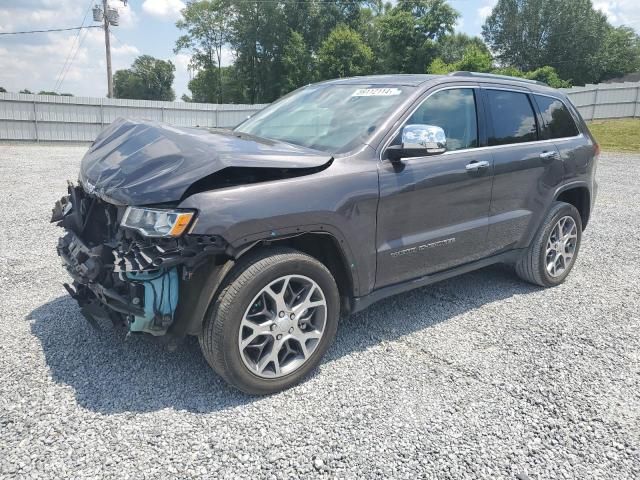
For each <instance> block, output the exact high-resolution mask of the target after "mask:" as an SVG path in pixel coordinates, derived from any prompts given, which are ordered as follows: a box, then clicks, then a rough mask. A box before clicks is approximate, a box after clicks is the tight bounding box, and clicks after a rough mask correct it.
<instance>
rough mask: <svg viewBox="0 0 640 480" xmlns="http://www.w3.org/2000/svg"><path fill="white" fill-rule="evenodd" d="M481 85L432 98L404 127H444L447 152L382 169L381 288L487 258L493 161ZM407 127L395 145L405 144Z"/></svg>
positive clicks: (434, 94) (445, 90)
mask: <svg viewBox="0 0 640 480" xmlns="http://www.w3.org/2000/svg"><path fill="white" fill-rule="evenodd" d="M478 92H479V89H478V87H477V86H469V85H465V86H459V87H446V88H441V89H439V90H436V91H433V92H430V93H429V94H428V95H427V96H426V98H425V99H423V100H422V102H421V103H420V104H419V106H417V108H416V109H415V110H414V111H413V112H412V113H410V114H409V115H408V116H407V118H406V119H405V120H404V122H403V123H402V126H404V125H409V124H426V125H436V126H439V127H441V128H443V129H444V131H445V134H446V136H447V152H446V153H444V154H439V155H431V156H426V157H414V158H405V159H403V160H402V161H400V162H398V163H392V162H391V161H390V160H388V159H386V158H385V156H384V151H383V152H382V160H381V162H380V166H379V176H380V202H379V205H378V224H377V232H378V234H377V239H376V242H377V252H378V253H377V256H378V264H377V274H376V287H381V286H384V285H389V284H393V283H398V282H401V281H404V280H408V279H411V278H417V277H420V276H422V275H425V274H429V273H432V272H437V271H440V270H445V269H448V268H451V267H455V266H457V265H461V264H464V263H467V262H470V261H473V260H476V259H478V258H481V257H482V256H484V255H485V252H486V249H487V247H486V236H487V225H488V214H489V202H490V198H491V176H492V168H493V166H492V163H493V160H492V157H491V152H489V151H488V150H487V149H483V148H479V147H481V146H482V144H483V142H485V141H486V134H485V132H484V120H483V118H484V113H483V110H482V104H481V103H480V98H479V93H478ZM401 130H402V127H400V129H399V130H398V131H397V132H395V133H394V137H393V138H392V140H391V141H390V144H391V145H394V144H398V143H400V135H401V134H400V132H401Z"/></svg>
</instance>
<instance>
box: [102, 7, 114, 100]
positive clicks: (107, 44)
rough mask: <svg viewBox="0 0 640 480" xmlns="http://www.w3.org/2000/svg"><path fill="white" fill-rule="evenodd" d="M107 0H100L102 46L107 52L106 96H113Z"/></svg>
mask: <svg viewBox="0 0 640 480" xmlns="http://www.w3.org/2000/svg"><path fill="white" fill-rule="evenodd" d="M108 8H109V5H108V4H107V0H102V12H103V13H102V24H103V25H104V46H105V50H106V54H107V91H108V93H107V97H108V98H113V76H112V75H111V39H110V38H109V18H108V15H107V11H108V10H107V9H108Z"/></svg>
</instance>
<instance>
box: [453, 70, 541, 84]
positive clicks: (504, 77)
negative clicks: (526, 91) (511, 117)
mask: <svg viewBox="0 0 640 480" xmlns="http://www.w3.org/2000/svg"><path fill="white" fill-rule="evenodd" d="M449 76H450V77H481V78H495V79H498V80H500V79H501V80H517V81H518V82H526V83H534V84H536V85H542V86H544V87H548V86H549V85H547V84H546V83H544V82H540V81H538V80H531V79H528V78H520V77H511V76H509V75H498V74H497V73H478V72H467V71H464V70H460V71H457V72H451V73H449Z"/></svg>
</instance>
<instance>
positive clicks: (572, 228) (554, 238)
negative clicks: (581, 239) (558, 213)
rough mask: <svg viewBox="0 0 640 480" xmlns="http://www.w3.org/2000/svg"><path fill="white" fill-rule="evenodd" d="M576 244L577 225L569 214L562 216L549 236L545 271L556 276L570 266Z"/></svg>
mask: <svg viewBox="0 0 640 480" xmlns="http://www.w3.org/2000/svg"><path fill="white" fill-rule="evenodd" d="M577 244H578V227H577V226H576V222H575V220H574V219H573V218H572V217H570V216H568V215H567V216H564V217H562V218H561V219H560V220H558V221H557V222H556V224H555V225H554V227H553V229H551V233H550V234H549V238H548V239H547V249H546V253H545V258H546V267H547V273H548V274H549V275H550V276H552V277H554V278H556V277H559V276H561V275H562V274H563V273H564V272H565V271H567V269H568V268H569V267H570V266H571V263H572V262H573V260H574V257H575V253H576V246H577Z"/></svg>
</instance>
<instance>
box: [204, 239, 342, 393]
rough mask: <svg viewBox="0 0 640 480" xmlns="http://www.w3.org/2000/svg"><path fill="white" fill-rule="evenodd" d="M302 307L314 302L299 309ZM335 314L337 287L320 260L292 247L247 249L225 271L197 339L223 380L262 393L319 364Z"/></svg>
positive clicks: (330, 336)
mask: <svg viewBox="0 0 640 480" xmlns="http://www.w3.org/2000/svg"><path fill="white" fill-rule="evenodd" d="M281 282H282V284H281ZM305 289H306V290H305ZM318 289H319V290H318ZM299 292H300V293H299ZM307 297H308V298H307ZM296 302H297V303H296ZM305 302H306V303H305ZM322 302H324V304H322ZM307 305H314V306H310V307H309V308H307V309H304V310H297V309H300V308H303V307H305V306H307ZM285 310H286V313H285V314H284V315H283V314H282V312H284V311H285ZM276 312H277V313H276ZM296 314H297V315H298V317H297V318H295V320H294V319H293V318H294V317H295V316H296ZM339 314H340V297H339V293H338V287H337V286H336V282H335V280H334V278H333V276H332V275H331V273H330V272H329V270H328V269H327V268H326V267H325V266H324V265H323V264H322V263H320V262H319V261H318V260H316V259H315V258H313V257H311V256H309V255H306V254H304V253H301V252H299V251H297V250H293V249H289V248H270V249H266V250H262V251H259V252H256V253H255V254H249V255H248V256H247V258H243V259H241V260H240V261H239V262H238V264H237V265H236V266H235V267H234V269H233V270H232V271H231V272H230V274H229V277H228V279H227V280H225V282H224V283H223V286H222V290H221V292H220V294H219V295H218V296H217V298H216V299H214V301H213V302H212V304H211V305H210V307H209V311H208V312H207V316H206V319H205V323H204V326H203V331H202V333H201V334H200V335H199V336H198V339H199V342H200V347H201V349H202V353H203V355H204V357H205V359H206V360H207V362H208V363H209V365H210V366H211V367H212V368H213V369H214V370H215V371H216V372H217V373H218V374H219V375H220V376H221V377H222V378H223V379H224V380H226V381H227V382H228V383H229V384H231V385H233V386H234V387H236V388H238V389H239V390H242V391H243V392H245V393H248V394H252V395H265V394H270V393H274V392H278V391H281V390H285V389H287V388H289V387H291V386H293V385H295V384H297V383H299V382H300V381H301V380H302V379H303V378H305V377H306V376H307V375H308V374H309V372H311V371H312V370H313V369H314V368H315V367H316V366H317V365H318V364H319V363H320V360H321V359H322V357H323V356H324V354H325V352H326V351H327V348H328V347H329V345H330V344H331V342H332V341H333V339H334V337H335V334H336V330H337V327H338V318H339ZM305 318H306V319H305ZM305 322H306V323H305ZM267 328H269V331H267V330H266V329H267ZM292 332H293V333H292ZM278 335H279V337H278ZM318 335H320V336H319V338H316V337H318ZM245 343H246V344H247V346H246V347H244V349H243V345H245ZM303 344H304V346H303ZM275 350H278V351H277V352H276V353H275V354H274V353H273V352H274V351H275ZM269 359H271V360H270V361H269V362H268V363H267V360H269ZM261 368H262V370H261Z"/></svg>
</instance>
